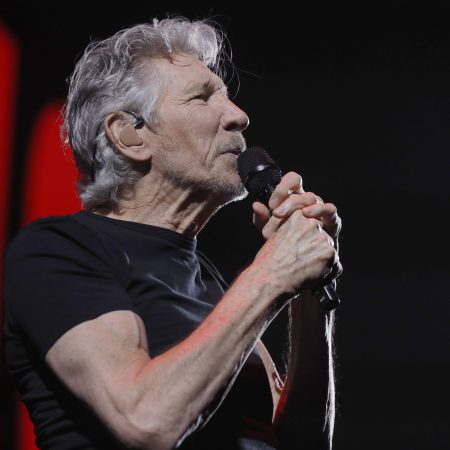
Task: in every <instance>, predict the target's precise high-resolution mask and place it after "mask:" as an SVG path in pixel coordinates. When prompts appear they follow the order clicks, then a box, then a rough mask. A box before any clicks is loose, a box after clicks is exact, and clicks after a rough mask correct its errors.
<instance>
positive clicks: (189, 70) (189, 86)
mask: <svg viewBox="0 0 450 450" xmlns="http://www.w3.org/2000/svg"><path fill="white" fill-rule="evenodd" d="M157 64H158V69H159V71H160V73H161V75H162V77H163V79H164V83H165V85H166V89H167V91H168V92H171V93H173V94H179V95H188V94H189V93H191V92H194V91H196V90H198V89H202V88H213V89H221V90H223V91H225V92H226V86H225V84H224V82H223V80H222V79H221V78H220V77H219V76H218V75H216V74H215V73H214V72H213V71H212V70H211V69H209V68H208V67H207V66H206V65H205V64H204V63H203V62H201V61H200V60H199V59H198V58H196V57H195V56H191V55H184V54H174V55H173V56H172V58H171V59H170V60H169V59H165V58H164V59H160V60H158V62H157Z"/></svg>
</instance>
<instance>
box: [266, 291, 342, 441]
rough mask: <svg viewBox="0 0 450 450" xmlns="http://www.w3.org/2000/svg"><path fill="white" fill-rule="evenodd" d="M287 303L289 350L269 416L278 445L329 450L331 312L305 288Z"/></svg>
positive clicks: (331, 389) (330, 427) (332, 391)
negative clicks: (272, 417)
mask: <svg viewBox="0 0 450 450" xmlns="http://www.w3.org/2000/svg"><path fill="white" fill-rule="evenodd" d="M289 307H290V308H291V311H290V313H291V317H292V321H291V354H290V361H289V367H288V373H287V376H286V380H285V384H284V388H283V391H282V394H281V397H280V402H279V404H278V407H277V411H276V416H275V420H274V423H275V426H276V430H277V436H278V439H279V443H280V448H281V449H283V450H285V449H296V448H302V449H314V450H315V449H328V448H330V447H331V438H332V433H333V424H334V379H333V365H332V351H331V350H332V339H331V338H332V320H333V315H332V314H330V313H328V315H327V314H326V313H325V311H324V310H323V308H322V306H321V305H320V303H319V302H318V300H317V299H316V298H315V297H314V296H313V295H312V294H311V293H309V292H304V293H302V294H301V296H300V298H299V299H296V300H295V301H293V302H291V304H290V306H289Z"/></svg>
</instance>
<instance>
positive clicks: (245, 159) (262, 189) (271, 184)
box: [237, 147, 282, 202]
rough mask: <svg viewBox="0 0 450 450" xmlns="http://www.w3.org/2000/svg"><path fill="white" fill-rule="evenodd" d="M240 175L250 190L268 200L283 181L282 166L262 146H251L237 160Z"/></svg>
mask: <svg viewBox="0 0 450 450" xmlns="http://www.w3.org/2000/svg"><path fill="white" fill-rule="evenodd" d="M237 165H238V171H239V175H240V177H241V179H242V181H243V183H244V185H245V187H246V188H247V190H248V192H249V193H250V194H251V195H253V196H255V197H260V200H262V201H263V202H265V201H266V200H267V201H268V198H266V197H267V196H270V193H271V192H272V190H273V188H275V186H276V185H277V184H278V183H279V182H280V181H281V177H282V173H281V170H280V168H279V167H278V166H277V165H276V163H275V161H274V160H273V159H272V158H271V157H270V156H269V154H268V153H267V152H266V151H265V150H264V149H262V148H261V147H250V148H248V149H247V150H245V151H244V152H243V153H242V154H241V155H239V157H238V160H237Z"/></svg>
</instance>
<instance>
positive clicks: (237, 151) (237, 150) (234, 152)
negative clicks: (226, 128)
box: [223, 148, 243, 156]
mask: <svg viewBox="0 0 450 450" xmlns="http://www.w3.org/2000/svg"><path fill="white" fill-rule="evenodd" d="M242 152H243V150H241V149H240V148H232V149H230V150H227V151H226V152H223V154H227V153H231V154H232V155H236V156H239V155H240V154H241V153H242Z"/></svg>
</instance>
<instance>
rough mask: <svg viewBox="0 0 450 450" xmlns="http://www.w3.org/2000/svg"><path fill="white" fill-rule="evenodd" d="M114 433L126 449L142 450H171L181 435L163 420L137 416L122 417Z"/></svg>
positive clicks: (148, 416)
mask: <svg viewBox="0 0 450 450" xmlns="http://www.w3.org/2000/svg"><path fill="white" fill-rule="evenodd" d="M116 432H118V434H119V436H118V437H119V440H120V441H121V442H122V443H123V444H125V446H126V447H127V448H132V449H142V450H150V449H151V450H170V449H173V448H175V446H176V444H177V441H178V438H179V434H181V433H178V432H177V430H176V429H175V427H173V426H171V424H169V423H168V422H167V421H165V420H163V419H158V418H156V417H155V416H153V415H152V416H150V415H146V416H140V415H138V414H128V415H127V416H126V417H125V416H122V420H121V426H120V427H118V428H116Z"/></svg>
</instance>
